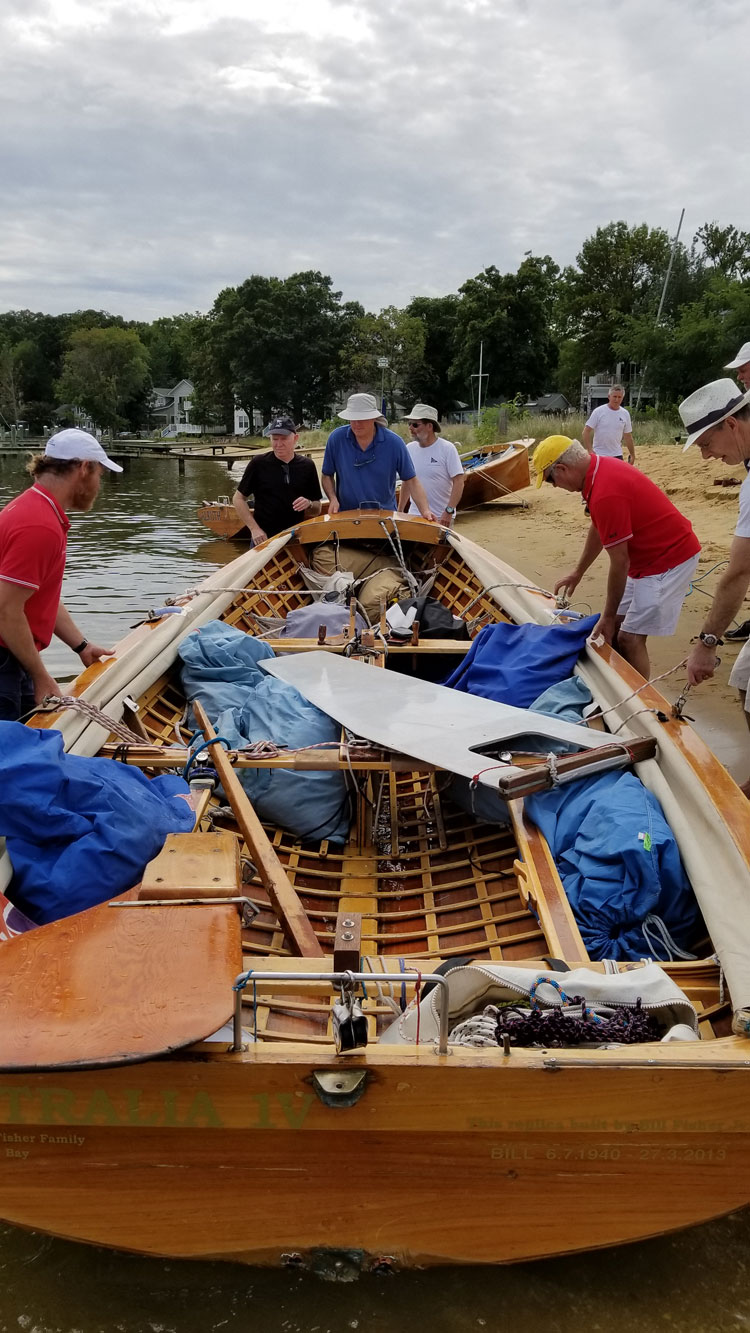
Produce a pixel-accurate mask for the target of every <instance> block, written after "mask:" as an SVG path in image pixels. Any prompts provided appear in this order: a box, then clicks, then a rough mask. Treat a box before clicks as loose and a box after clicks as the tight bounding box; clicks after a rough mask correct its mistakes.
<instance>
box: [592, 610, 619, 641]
mask: <svg viewBox="0 0 750 1333" xmlns="http://www.w3.org/2000/svg"><path fill="white" fill-rule="evenodd" d="M616 625H617V622H616V620H615V617H614V616H600V617H599V619H598V620H597V622H596V624H595V625H594V628H593V629H592V631H591V633H590V634H589V638H590V639H591V640H592V641H593V642H594V643H596V640H597V639H599V638H601V639H604V642H605V643H609V644H611V643H612V640H613V639H614V637H615V629H616Z"/></svg>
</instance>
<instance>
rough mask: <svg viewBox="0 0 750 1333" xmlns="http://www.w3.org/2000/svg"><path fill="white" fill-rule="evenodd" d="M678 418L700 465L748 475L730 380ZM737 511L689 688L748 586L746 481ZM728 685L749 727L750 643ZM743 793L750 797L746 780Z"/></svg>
mask: <svg viewBox="0 0 750 1333" xmlns="http://www.w3.org/2000/svg"><path fill="white" fill-rule="evenodd" d="M747 346H750V344H747ZM749 378H750V376H749ZM680 416H681V417H682V420H683V422H684V424H685V427H686V429H687V432H688V437H687V443H686V445H685V448H686V449H689V448H690V447H691V446H692V445H693V444H695V445H697V446H698V449H699V450H700V453H701V457H702V458H703V459H704V461H711V460H715V459H718V460H719V461H720V462H722V463H726V464H727V465H728V466H729V467H732V466H735V467H736V466H737V464H738V463H741V464H742V465H743V466H744V468H745V470H746V472H748V471H750V393H748V392H745V393H743V392H742V390H741V389H738V388H737V385H736V384H735V383H734V380H730V379H725V380H713V381H712V382H711V383H710V384H704V386H703V388H701V389H697V390H696V392H695V393H691V395H690V397H689V398H685V399H684V401H683V402H682V403H680ZM739 510H740V512H739V516H738V520H737V526H736V528H735V530H734V537H733V539H732V545H731V547H730V548H729V564H728V566H727V568H726V569H725V570H724V573H723V574H722V576H721V578H720V579H719V582H718V583H717V585H716V591H715V593H714V595H713V600H712V602H711V606H710V609H709V612H708V615H707V616H706V619H705V620H704V622H703V628H702V629H701V632H700V634H699V636H698V642H697V643H696V644H695V645H694V646H693V648H692V651H691V653H690V656H689V657H688V663H687V669H688V680H689V682H690V684H691V685H700V683H701V681H704V680H708V679H709V677H711V676H713V674H714V671H715V670H716V660H717V659H716V649H717V647H718V645H719V644H720V643H721V642H722V638H721V636H722V635H723V634H724V632H725V630H726V628H727V626H728V625H729V624H730V623H731V621H732V620H733V619H734V617H735V616H736V615H737V612H738V611H739V609H740V607H741V606H742V602H743V599H744V597H745V595H746V593H747V589H748V584H750V475H748V476H746V477H745V480H744V481H743V483H742V485H741V487H740V494H739ZM729 684H730V685H734V686H735V687H736V688H737V689H738V690H739V692H740V700H741V702H742V703H743V705H744V708H745V719H746V721H747V724H748V726H749V727H750V712H748V708H749V707H750V702H749V700H748V695H749V694H750V690H749V689H748V686H749V685H750V643H745V644H743V647H742V651H741V652H740V655H739V657H738V658H737V661H736V662H735V664H734V666H733V667H732V670H731V672H730V675H729ZM742 790H743V791H744V793H745V795H746V796H750V779H749V780H748V781H747V782H746V783H744V785H743V787H742Z"/></svg>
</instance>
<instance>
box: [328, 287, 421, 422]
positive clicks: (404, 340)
mask: <svg viewBox="0 0 750 1333" xmlns="http://www.w3.org/2000/svg"><path fill="white" fill-rule="evenodd" d="M425 339H426V331H425V326H424V323H423V322H422V320H421V319H419V318H418V317H417V316H416V315H409V314H407V313H406V311H405V310H399V309H398V308H397V307H396V306H395V305H391V306H387V307H386V308H385V309H384V310H381V312H380V314H379V315H361V316H360V317H359V319H357V320H356V321H355V323H354V325H353V327H352V330H351V339H350V342H349V347H348V352H347V357H346V369H347V372H348V379H349V383H350V384H357V385H359V386H360V387H362V388H364V389H367V390H369V391H370V392H372V393H374V394H375V397H376V398H377V399H378V401H380V390H381V386H382V389H383V393H384V396H385V399H386V403H387V407H388V413H387V415H388V416H389V417H391V418H392V417H394V416H395V415H396V411H397V408H396V395H397V394H399V395H401V396H403V394H404V393H405V392H406V387H407V386H411V385H412V384H413V383H414V382H415V380H416V378H417V376H418V375H419V373H420V372H421V369H422V366H423V364H424V349H425Z"/></svg>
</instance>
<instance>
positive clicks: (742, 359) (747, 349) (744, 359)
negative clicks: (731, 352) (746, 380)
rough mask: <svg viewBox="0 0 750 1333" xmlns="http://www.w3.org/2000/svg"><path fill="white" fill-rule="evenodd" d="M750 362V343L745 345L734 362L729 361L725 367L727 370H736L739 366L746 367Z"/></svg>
mask: <svg viewBox="0 0 750 1333" xmlns="http://www.w3.org/2000/svg"><path fill="white" fill-rule="evenodd" d="M748 361H750V343H743V344H742V346H741V348H740V350H739V352H738V353H737V355H736V357H735V358H734V361H729V362H728V364H727V365H726V366H725V367H724V369H725V370H736V369H737V367H738V366H746V365H747V363H748Z"/></svg>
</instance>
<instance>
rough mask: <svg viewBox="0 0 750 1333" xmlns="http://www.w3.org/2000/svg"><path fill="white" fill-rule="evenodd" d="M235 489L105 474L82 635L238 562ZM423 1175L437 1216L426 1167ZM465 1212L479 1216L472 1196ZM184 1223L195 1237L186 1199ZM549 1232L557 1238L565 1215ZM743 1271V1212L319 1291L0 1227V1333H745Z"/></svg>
mask: <svg viewBox="0 0 750 1333" xmlns="http://www.w3.org/2000/svg"><path fill="white" fill-rule="evenodd" d="M23 479H24V473H23V469H22V467H20V466H19V465H18V463H17V462H15V460H14V461H12V462H11V461H8V460H5V461H3V460H0V504H3V503H5V501H6V500H7V499H9V498H10V497H11V495H14V494H15V493H16V492H17V491H18V490H19V489H20V488H21V486H22V485H23ZM234 486H235V480H234V479H233V477H232V476H231V475H230V474H228V472H227V469H226V466H225V465H222V464H219V463H213V462H210V463H209V462H202V463H201V462H193V463H188V464H187V465H186V472H185V475H184V476H180V475H179V474H178V469H177V464H176V463H175V462H170V461H166V460H162V461H158V462H157V461H154V462H152V461H146V460H134V461H133V462H132V463H130V464H129V466H128V469H127V471H126V472H124V473H123V474H122V476H115V475H108V476H107V478H106V480H105V482H104V484H103V487H102V491H101V495H100V498H99V500H98V501H97V504H96V507H95V509H94V510H93V512H92V513H91V514H88V515H77V516H75V517H74V518H73V528H72V530H71V533H70V538H69V545H68V567H67V576H66V581H65V587H64V598H65V601H66V604H67V605H68V607H69V609H70V610H71V612H72V613H73V615H74V617H75V618H76V620H77V622H78V624H79V625H80V627H81V629H82V630H83V632H84V633H85V634H86V635H87V637H89V638H92V639H94V640H96V641H98V642H99V643H102V644H111V643H114V642H115V641H116V640H117V639H119V638H122V636H123V634H124V633H125V632H126V631H127V629H128V628H129V626H130V625H132V624H134V623H135V622H136V621H138V620H140V619H141V618H142V617H143V616H144V614H145V613H146V612H147V611H148V609H149V608H150V607H156V606H159V605H161V604H162V602H163V599H164V597H165V596H167V595H168V594H171V593H175V592H180V591H182V590H183V589H185V588H189V587H193V586H194V585H195V584H196V583H197V582H198V581H199V580H200V579H201V578H204V577H205V576H206V575H207V574H209V573H210V572H211V571H212V570H213V569H215V568H216V567H217V566H219V565H222V564H224V563H225V562H226V560H227V559H229V558H231V556H232V555H234V554H236V550H235V548H234V547H232V546H230V545H229V544H225V543H221V542H215V541H213V540H211V539H210V534H206V530H205V529H204V528H202V527H201V525H200V524H199V523H198V521H197V519H196V518H195V509H196V506H197V504H198V503H199V502H200V501H201V500H202V499H204V498H206V499H214V498H215V497H216V496H217V495H219V494H225V493H226V492H227V491H232V490H233V489H234ZM207 538H208V539H207ZM47 660H48V662H49V665H50V669H51V671H52V673H53V675H55V674H58V673H59V676H60V677H61V678H65V677H66V676H68V675H70V674H72V673H73V672H74V671H75V670H76V666H77V659H76V658H75V657H73V655H72V654H71V653H69V652H68V651H67V650H66V649H65V648H63V647H61V646H60V645H58V646H57V647H51V648H50V649H49V651H48V653H47ZM434 1171H435V1207H436V1208H438V1209H439V1208H440V1207H441V1189H440V1178H441V1166H440V1162H439V1160H437V1161H435V1163H434ZM342 1188H352V1189H356V1188H357V1185H356V1181H350V1182H347V1183H346V1184H345V1185H342ZM382 1188H383V1189H387V1182H383V1186H382ZM475 1206H476V1208H477V1210H478V1211H479V1212H480V1214H481V1211H482V1201H481V1198H477V1199H476V1200H475ZM554 1208H555V1200H554V1198H550V1199H549V1200H548V1201H547V1209H548V1210H554ZM195 1224H196V1227H201V1226H203V1225H206V1219H205V1218H204V1217H203V1216H202V1213H201V1208H200V1201H199V1200H196V1206H195ZM208 1225H210V1222H209V1223H208ZM559 1225H560V1234H561V1236H564V1234H565V1217H564V1215H561V1217H560V1223H559ZM749 1257H750V1213H743V1214H741V1215H739V1216H736V1217H734V1218H726V1219H723V1220H721V1221H718V1222H714V1223H709V1224H707V1225H706V1226H703V1227H699V1228H696V1229H694V1230H693V1231H690V1232H686V1233H684V1234H682V1235H679V1236H676V1237H667V1238H662V1239H659V1240H654V1241H650V1242H645V1243H642V1244H638V1245H632V1246H628V1247H622V1248H619V1249H613V1250H608V1251H603V1252H602V1253H600V1254H588V1255H584V1256H581V1257H579V1258H573V1259H565V1260H546V1261H544V1262H540V1263H537V1264H524V1265H516V1266H513V1267H509V1268H503V1269H480V1268H463V1269H442V1270H435V1271H432V1272H429V1271H426V1272H416V1273H401V1274H398V1275H396V1276H393V1277H381V1278H375V1277H372V1276H367V1277H364V1278H360V1279H359V1280H358V1281H356V1282H353V1283H350V1284H341V1283H338V1284H330V1283H328V1282H324V1281H322V1280H321V1279H320V1278H317V1277H313V1276H311V1275H309V1274H299V1273H291V1272H288V1271H286V1270H281V1271H271V1270H268V1271H266V1270H257V1269H247V1268H241V1267H239V1266H235V1265H229V1264H203V1263H193V1262H190V1263H188V1262H185V1263H175V1262H164V1261H162V1260H146V1259H138V1258H133V1257H130V1256H127V1255H118V1254H111V1253H109V1252H104V1251H99V1250H92V1249H89V1248H87V1247H85V1246H79V1245H72V1244H69V1243H67V1242H63V1241H56V1240H49V1239H46V1238H43V1237H39V1236H35V1235H31V1234H28V1233H26V1232H22V1231H18V1230H16V1229H14V1228H9V1227H2V1226H0V1333H10V1331H11V1330H18V1329H21V1330H27V1333H209V1330H214V1329H216V1330H222V1331H224V1333H250V1331H251V1330H252V1331H253V1333H254V1330H263V1333H345V1331H346V1330H348V1329H359V1330H360V1331H361V1333H364V1331H365V1330H367V1333H369V1330H377V1331H378V1333H407V1330H408V1333H415V1331H416V1330H419V1331H420V1333H422V1331H424V1333H427V1331H428V1330H429V1333H463V1330H476V1329H487V1330H488V1331H489V1333H494V1331H495V1330H498V1331H500V1330H503V1333H504V1330H506V1329H507V1330H513V1331H514V1333H515V1330H518V1331H519V1333H534V1330H536V1329H540V1330H544V1333H589V1330H602V1333H607V1331H608V1330H612V1331H614V1330H617V1331H618V1333H619V1330H626V1329H628V1330H630V1329H632V1328H637V1329H641V1330H647V1331H648V1333H652V1330H653V1331H654V1333H656V1330H664V1329H673V1330H680V1331H681V1333H709V1330H722V1331H723V1330H734V1329H744V1328H746V1327H748V1326H750V1277H749V1274H748V1259H749Z"/></svg>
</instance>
